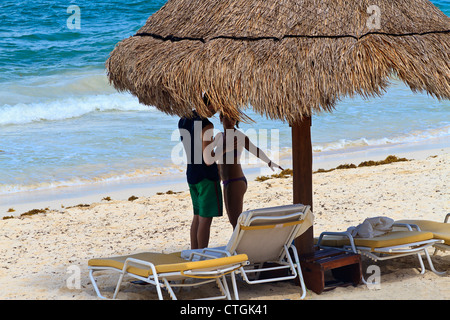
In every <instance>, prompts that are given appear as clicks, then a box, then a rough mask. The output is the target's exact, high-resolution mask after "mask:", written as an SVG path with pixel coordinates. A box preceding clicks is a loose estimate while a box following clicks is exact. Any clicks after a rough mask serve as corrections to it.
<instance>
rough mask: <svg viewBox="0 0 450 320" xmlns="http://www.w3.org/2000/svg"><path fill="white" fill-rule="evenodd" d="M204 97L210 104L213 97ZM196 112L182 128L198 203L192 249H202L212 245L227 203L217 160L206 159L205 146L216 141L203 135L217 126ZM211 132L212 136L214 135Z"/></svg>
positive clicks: (191, 185)
mask: <svg viewBox="0 0 450 320" xmlns="http://www.w3.org/2000/svg"><path fill="white" fill-rule="evenodd" d="M204 100H205V103H206V104H207V105H208V106H210V104H209V101H208V100H207V99H204ZM193 113H194V115H193V117H192V118H181V119H180V121H179V122H178V129H179V130H180V135H181V141H182V142H183V147H184V149H185V151H186V156H187V162H188V164H187V171H186V176H187V182H188V184H189V191H190V193H191V199H192V205H193V207H194V218H193V220H192V224H191V231H190V237H191V249H201V248H206V247H207V246H208V242H209V235H210V229H211V222H212V219H213V217H220V216H222V212H223V204H222V190H221V187H220V177H219V172H218V168H217V164H216V163H213V164H211V165H207V164H206V163H205V161H204V160H203V150H204V149H205V148H206V147H207V146H208V145H209V144H210V143H211V141H212V139H208V140H205V141H204V140H203V136H204V135H205V132H206V131H207V130H213V129H214V126H213V124H212V123H211V121H209V120H208V119H206V118H202V117H200V116H199V115H198V114H197V112H196V111H193ZM212 115H213V114H211V116H212ZM209 136H210V137H211V138H212V136H213V135H211V134H210V135H209Z"/></svg>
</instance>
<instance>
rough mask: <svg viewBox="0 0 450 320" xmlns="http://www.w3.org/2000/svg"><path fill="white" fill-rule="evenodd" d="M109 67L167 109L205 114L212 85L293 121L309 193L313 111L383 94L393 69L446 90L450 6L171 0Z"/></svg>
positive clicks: (426, 86)
mask: <svg viewBox="0 0 450 320" xmlns="http://www.w3.org/2000/svg"><path fill="white" fill-rule="evenodd" d="M106 67H107V71H108V77H109V80H110V82H111V83H112V84H113V85H114V87H115V88H116V89H117V90H119V91H129V92H131V93H132V94H133V95H135V96H137V97H138V98H139V101H140V102H141V103H143V104H146V105H152V106H155V107H156V108H158V109H159V110H161V111H163V112H165V113H167V114H170V115H177V116H186V115H190V114H191V111H192V109H193V108H196V109H197V111H198V112H199V114H200V115H207V114H208V113H207V111H206V110H205V105H204V104H203V102H202V100H201V93H202V92H207V93H208V95H209V97H210V99H211V100H212V102H213V105H214V106H215V107H217V109H218V110H220V111H222V112H224V113H225V114H227V115H228V116H231V117H234V118H243V117H244V112H245V110H246V108H253V110H254V111H255V112H257V113H259V114H261V115H265V116H267V117H268V118H271V119H281V120H283V121H286V122H287V123H289V125H290V126H291V127H292V138H293V141H292V145H293V150H292V152H293V170H294V183H293V184H294V186H293V187H294V203H304V204H310V205H312V151H311V137H310V119H311V116H312V115H314V114H317V113H319V112H323V111H332V110H333V108H334V107H335V105H336V102H337V101H339V99H341V98H343V97H351V96H354V95H362V96H364V97H371V96H378V95H381V94H383V93H384V92H385V90H386V88H387V87H388V85H389V79H390V78H391V77H393V76H396V77H398V78H399V79H401V80H402V81H403V82H405V83H406V85H408V86H409V87H410V88H411V90H412V91H415V92H416V91H417V92H419V91H420V92H427V93H429V94H430V95H431V96H433V97H435V98H438V99H449V98H450V18H448V17H447V16H446V15H445V14H443V13H442V12H441V11H440V10H439V9H437V8H436V7H435V6H434V5H433V4H432V3H431V2H429V1H428V0H276V1H274V0H220V1H218V0H169V1H168V2H167V3H166V4H165V5H164V6H163V7H162V8H161V9H160V10H159V11H157V12H156V13H154V14H153V15H152V16H150V17H149V18H148V20H147V23H146V24H145V26H143V27H142V28H141V29H140V30H139V31H138V32H137V33H136V34H135V35H134V36H132V37H130V38H127V39H125V40H123V41H121V42H120V43H119V44H118V45H117V46H116V48H115V49H114V51H113V52H112V53H111V56H110V57H109V59H108V61H107V62H106ZM306 237H307V238H305V239H307V240H304V239H303V240H302V241H296V244H297V247H298V249H299V251H300V252H305V251H308V250H310V249H311V241H312V229H310V232H309V233H307V235H306Z"/></svg>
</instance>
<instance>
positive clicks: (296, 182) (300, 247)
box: [291, 117, 314, 256]
mask: <svg viewBox="0 0 450 320" xmlns="http://www.w3.org/2000/svg"><path fill="white" fill-rule="evenodd" d="M291 130H292V170H293V192H294V204H296V203H301V204H304V205H310V206H311V210H312V208H313V186H312V144H311V117H304V118H303V119H302V120H299V121H298V122H296V123H292V124H291ZM295 247H296V248H297V251H298V254H299V256H301V255H305V254H310V253H312V252H314V232H313V227H311V228H309V229H308V230H306V232H305V233H304V234H302V235H301V236H300V237H298V238H297V239H295Z"/></svg>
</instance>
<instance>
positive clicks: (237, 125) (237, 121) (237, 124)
mask: <svg viewBox="0 0 450 320" xmlns="http://www.w3.org/2000/svg"><path fill="white" fill-rule="evenodd" d="M219 117H220V122H222V118H223V117H224V115H223V113H222V112H221V113H220V116H219ZM235 126H236V128H239V120H236V124H235Z"/></svg>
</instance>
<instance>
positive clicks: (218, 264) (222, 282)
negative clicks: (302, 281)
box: [88, 252, 248, 300]
mask: <svg viewBox="0 0 450 320" xmlns="http://www.w3.org/2000/svg"><path fill="white" fill-rule="evenodd" d="M152 260H154V261H153V262H152ZM158 260H160V261H162V263H160V264H158V263H157V262H155V261H158ZM167 262H169V263H167ZM247 263H248V261H247V256H246V255H245V254H242V255H238V256H233V257H226V258H217V259H208V260H202V261H188V260H184V259H182V258H181V257H179V254H176V253H175V254H164V253H149V252H147V253H145V252H144V253H139V254H134V255H129V256H118V257H111V258H101V259H91V260H89V266H88V269H89V277H90V279H91V281H92V285H93V286H94V290H95V292H96V293H97V296H98V297H100V298H102V299H106V298H105V297H104V296H103V295H102V294H101V293H100V290H99V288H98V285H97V282H96V280H95V278H94V272H96V271H105V270H111V271H115V272H118V273H120V276H119V280H118V282H117V285H116V289H115V291H114V295H113V299H115V298H116V297H117V294H118V293H119V289H120V285H121V283H122V280H123V278H124V276H126V275H127V276H130V277H132V278H135V279H138V280H141V281H144V282H146V283H149V284H152V285H154V286H155V287H156V291H157V294H158V298H159V299H160V300H163V299H164V297H163V293H162V289H163V288H164V289H166V290H167V291H168V293H169V295H170V297H171V298H172V299H174V300H176V299H177V297H176V295H175V292H174V291H173V289H172V287H186V286H199V285H203V284H206V283H210V282H214V281H215V282H216V283H217V286H218V287H219V289H220V291H221V292H222V295H220V296H215V297H208V298H206V299H208V300H212V299H229V300H231V299H232V298H231V294H230V291H229V288H228V284H227V280H226V275H228V274H230V275H231V281H232V286H233V291H234V295H235V297H237V298H239V296H238V291H237V286H236V279H235V272H236V270H237V269H239V268H240V267H242V266H243V265H246V264H247ZM189 278H191V279H194V280H195V281H194V282H193V283H185V282H184V281H183V282H181V283H175V282H174V281H181V280H186V279H189ZM206 299H205V300H206Z"/></svg>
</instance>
